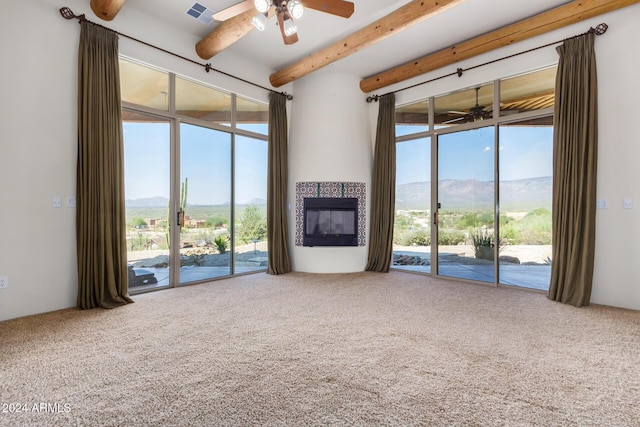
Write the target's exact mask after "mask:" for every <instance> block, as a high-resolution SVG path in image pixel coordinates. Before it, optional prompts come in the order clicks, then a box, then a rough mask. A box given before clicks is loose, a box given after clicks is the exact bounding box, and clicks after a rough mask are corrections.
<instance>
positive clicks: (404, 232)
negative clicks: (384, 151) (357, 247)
mask: <svg viewBox="0 0 640 427" xmlns="http://www.w3.org/2000/svg"><path fill="white" fill-rule="evenodd" d="M396 171H397V172H396V209H395V221H394V226H393V267H394V268H399V269H402V270H411V271H420V272H423V273H429V272H431V207H430V206H431V177H430V172H431V138H430V137H427V138H420V139H413V140H411V141H405V142H399V143H398V144H397V145H396Z"/></svg>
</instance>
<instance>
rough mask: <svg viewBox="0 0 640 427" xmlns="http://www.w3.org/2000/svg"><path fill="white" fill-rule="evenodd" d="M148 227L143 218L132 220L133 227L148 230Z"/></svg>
mask: <svg viewBox="0 0 640 427" xmlns="http://www.w3.org/2000/svg"><path fill="white" fill-rule="evenodd" d="M147 225H148V224H147V222H146V221H145V220H144V219H142V218H133V219H132V220H131V227H135V228H146V227H147Z"/></svg>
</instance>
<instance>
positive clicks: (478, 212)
mask: <svg viewBox="0 0 640 427" xmlns="http://www.w3.org/2000/svg"><path fill="white" fill-rule="evenodd" d="M494 134H495V128H494V127H493V126H490V127H483V128H478V129H471V130H467V131H461V132H454V133H449V134H446V135H440V136H438V203H439V205H440V209H439V210H438V274H440V275H443V276H451V277H458V278H462V279H470V280H478V281H483V282H491V283H493V282H494V281H495V269H494V259H495V249H496V248H495V238H494V236H495V225H494V206H495V204H494V194H495V191H494V187H495V180H494V178H495V176H494V163H495V162H494V156H495V149H494V145H495V143H494Z"/></svg>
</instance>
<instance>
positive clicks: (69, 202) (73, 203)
mask: <svg viewBox="0 0 640 427" xmlns="http://www.w3.org/2000/svg"><path fill="white" fill-rule="evenodd" d="M67 207H68V208H75V207H76V198H75V197H67Z"/></svg>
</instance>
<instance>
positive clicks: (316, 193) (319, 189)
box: [296, 182, 367, 246]
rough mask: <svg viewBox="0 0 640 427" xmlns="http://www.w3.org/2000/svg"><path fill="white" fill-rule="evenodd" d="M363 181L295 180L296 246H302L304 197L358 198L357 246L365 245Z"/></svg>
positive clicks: (365, 193) (364, 195) (365, 227)
mask: <svg viewBox="0 0 640 427" xmlns="http://www.w3.org/2000/svg"><path fill="white" fill-rule="evenodd" d="M366 190H367V188H366V184H365V183H364V182H296V246H302V225H303V222H304V199H305V197H327V198H341V197H354V198H357V199H358V246H365V245H366V235H367V192H366Z"/></svg>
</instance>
